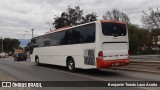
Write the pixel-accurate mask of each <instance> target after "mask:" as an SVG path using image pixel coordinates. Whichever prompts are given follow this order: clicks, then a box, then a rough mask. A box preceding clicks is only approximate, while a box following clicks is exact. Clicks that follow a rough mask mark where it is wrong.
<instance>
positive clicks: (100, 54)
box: [98, 51, 103, 59]
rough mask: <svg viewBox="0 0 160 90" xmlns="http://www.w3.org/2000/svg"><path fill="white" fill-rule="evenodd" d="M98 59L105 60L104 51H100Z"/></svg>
mask: <svg viewBox="0 0 160 90" xmlns="http://www.w3.org/2000/svg"><path fill="white" fill-rule="evenodd" d="M98 58H100V59H103V52H102V51H100V52H99V53H98Z"/></svg>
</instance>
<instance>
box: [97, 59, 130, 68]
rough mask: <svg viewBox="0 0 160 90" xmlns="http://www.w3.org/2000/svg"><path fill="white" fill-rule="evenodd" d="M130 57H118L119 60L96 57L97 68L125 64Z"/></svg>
mask: <svg viewBox="0 0 160 90" xmlns="http://www.w3.org/2000/svg"><path fill="white" fill-rule="evenodd" d="M129 61H130V59H129V58H127V59H120V60H103V59H99V58H96V63H97V68H98V69H100V68H109V67H117V66H125V65H128V64H129Z"/></svg>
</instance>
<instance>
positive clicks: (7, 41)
mask: <svg viewBox="0 0 160 90" xmlns="http://www.w3.org/2000/svg"><path fill="white" fill-rule="evenodd" d="M19 45H20V42H19V40H18V39H11V38H4V39H3V51H4V52H10V51H12V52H13V49H14V48H19ZM1 47H2V40H0V49H1V50H2V48H1Z"/></svg>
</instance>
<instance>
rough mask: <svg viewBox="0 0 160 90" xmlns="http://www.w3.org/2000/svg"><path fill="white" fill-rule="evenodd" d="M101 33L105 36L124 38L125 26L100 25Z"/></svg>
mask: <svg viewBox="0 0 160 90" xmlns="http://www.w3.org/2000/svg"><path fill="white" fill-rule="evenodd" d="M102 32H103V34H104V35H106V36H125V35H126V33H127V31H126V24H120V23H112V22H109V23H102Z"/></svg>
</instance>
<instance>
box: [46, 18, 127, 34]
mask: <svg viewBox="0 0 160 90" xmlns="http://www.w3.org/2000/svg"><path fill="white" fill-rule="evenodd" d="M99 21H100V22H102V23H105V22H114V23H120V24H126V23H125V22H120V21H115V20H99ZM99 21H93V22H89V23H84V24H80V25H76V26H71V27H69V26H67V27H62V28H58V29H55V30H50V31H48V32H46V33H45V34H44V35H46V34H51V33H54V32H58V31H63V30H66V29H70V28H74V27H78V26H83V25H86V24H90V23H94V22H99Z"/></svg>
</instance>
